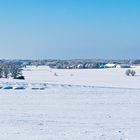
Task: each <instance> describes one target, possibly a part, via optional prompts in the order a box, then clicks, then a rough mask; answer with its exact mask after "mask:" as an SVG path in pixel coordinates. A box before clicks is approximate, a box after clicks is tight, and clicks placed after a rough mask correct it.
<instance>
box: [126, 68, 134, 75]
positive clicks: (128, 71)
mask: <svg viewBox="0 0 140 140" xmlns="http://www.w3.org/2000/svg"><path fill="white" fill-rule="evenodd" d="M125 74H126V75H127V76H130V75H131V76H135V74H136V72H135V71H134V70H130V69H128V70H126V72H125Z"/></svg>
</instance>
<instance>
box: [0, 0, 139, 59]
mask: <svg viewBox="0 0 140 140" xmlns="http://www.w3.org/2000/svg"><path fill="white" fill-rule="evenodd" d="M139 54H140V1H139V0H0V58H12V59H14V58H28V59H43V58H60V59H69V58H140V55H139Z"/></svg>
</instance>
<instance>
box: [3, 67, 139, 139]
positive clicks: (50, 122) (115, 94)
mask: <svg viewBox="0 0 140 140" xmlns="http://www.w3.org/2000/svg"><path fill="white" fill-rule="evenodd" d="M133 69H134V70H135V71H136V76H134V77H131V76H126V75H125V70H126V69H121V68H120V69H119V68H118V69H116V68H113V69H100V70H56V69H50V68H48V67H38V68H36V67H27V68H26V69H25V70H24V72H23V74H24V75H25V78H26V80H23V81H22V80H12V79H8V80H5V79H1V80H0V85H1V86H9V85H10V86H13V89H9V90H5V89H3V88H2V89H0V110H1V111H0V140H139V139H140V113H139V110H140V86H139V83H140V75H139V74H140V67H135V68H133ZM17 86H19V87H21V86H22V87H23V86H24V87H26V89H25V90H15V89H14V87H17ZM42 86H44V89H43V90H40V88H42ZM32 87H34V88H36V87H37V88H39V90H33V89H32Z"/></svg>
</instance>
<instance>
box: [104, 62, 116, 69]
mask: <svg viewBox="0 0 140 140" xmlns="http://www.w3.org/2000/svg"><path fill="white" fill-rule="evenodd" d="M105 68H116V64H111V63H108V64H105Z"/></svg>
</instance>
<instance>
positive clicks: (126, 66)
mask: <svg viewBox="0 0 140 140" xmlns="http://www.w3.org/2000/svg"><path fill="white" fill-rule="evenodd" d="M130 67H131V66H130V65H129V64H118V65H117V66H116V68H130Z"/></svg>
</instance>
